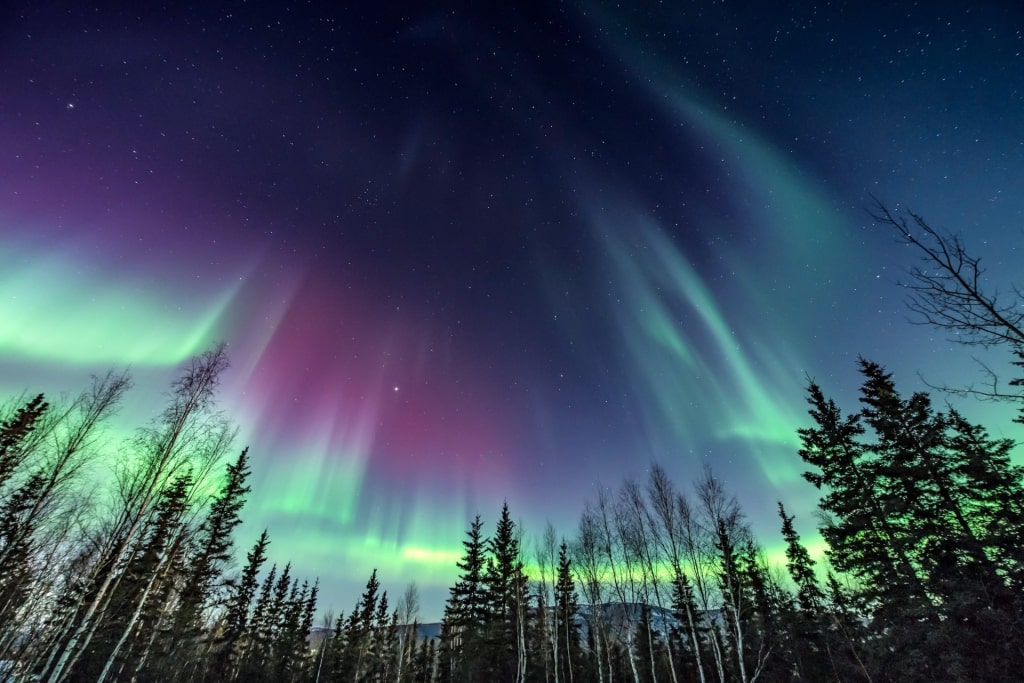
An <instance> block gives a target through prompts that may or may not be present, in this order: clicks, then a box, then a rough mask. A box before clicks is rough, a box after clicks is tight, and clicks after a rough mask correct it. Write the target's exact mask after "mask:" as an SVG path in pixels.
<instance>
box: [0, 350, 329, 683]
mask: <svg viewBox="0 0 1024 683" xmlns="http://www.w3.org/2000/svg"><path fill="white" fill-rule="evenodd" d="M226 367H227V356H226V353H225V350H224V347H223V346H218V347H216V348H214V349H211V350H210V351H208V352H206V353H203V354H201V355H199V356H196V357H195V358H193V359H192V360H190V361H189V363H188V364H187V365H186V366H185V367H184V368H183V369H182V371H181V373H180V375H179V376H178V378H177V379H176V380H175V381H174V383H173V385H172V386H171V389H170V391H169V392H168V402H167V405H166V407H165V408H164V410H163V411H162V412H161V413H160V414H159V416H158V417H157V418H156V419H155V420H154V421H153V422H152V423H151V424H149V425H147V426H145V427H144V428H142V429H139V430H138V431H137V432H136V433H135V435H134V437H132V438H131V439H129V440H128V441H127V442H126V443H124V444H121V445H120V446H117V447H116V450H113V449H112V447H111V445H110V444H109V443H108V440H107V431H106V427H107V425H108V423H109V421H110V418H111V417H112V416H113V415H114V414H115V413H116V411H117V409H118V407H119V404H120V403H121V401H122V400H123V399H124V396H125V394H126V392H127V391H128V390H129V388H130V385H131V382H130V379H129V377H128V375H127V374H126V373H109V374H107V375H106V376H104V377H100V378H95V379H94V380H93V383H92V386H91V387H90V389H89V390H87V391H85V392H83V393H82V394H81V395H79V396H77V397H75V398H73V399H70V400H60V401H57V402H55V403H49V402H47V401H46V400H45V399H44V397H42V396H38V397H36V398H33V399H31V400H27V401H25V400H24V399H22V400H20V401H17V402H15V403H13V404H12V405H11V406H10V407H9V408H8V410H7V411H6V413H7V414H6V415H3V416H2V424H0V661H2V662H3V668H2V669H0V677H3V678H6V679H13V680H23V679H28V678H33V679H35V680H42V681H48V682H50V683H57V682H58V681H80V680H81V681H86V680H88V681H108V680H133V681H147V680H161V681H162V680H204V679H210V680H226V679H229V678H231V677H232V676H234V675H235V671H236V670H235V668H234V663H233V662H225V661H223V660H224V654H225V653H226V652H228V650H227V649H226V647H225V646H226V645H227V643H226V641H225V639H224V634H225V632H227V630H226V629H225V622H224V619H225V617H226V616H227V614H226V612H225V610H224V609H223V607H222V605H223V604H224V602H225V601H228V602H232V601H233V604H234V606H235V608H236V612H238V613H239V614H241V618H242V621H243V622H248V621H249V619H250V615H251V612H252V610H253V607H254V605H253V604H252V600H253V598H254V597H255V596H252V595H250V596H247V597H248V599H245V600H243V599H242V598H243V597H245V596H243V595H242V594H241V593H240V592H239V589H240V588H241V586H240V585H239V584H237V583H236V584H233V583H232V582H231V581H230V572H229V569H230V566H231V562H232V559H233V556H234V541H233V534H234V531H235V528H236V527H237V526H238V524H239V523H240V521H241V517H240V512H241V509H242V507H243V505H244V503H245V499H246V496H247V494H248V492H249V487H248V485H247V483H246V480H247V478H248V475H249V466H248V454H247V452H246V451H242V452H241V454H240V455H238V456H237V457H236V458H235V459H233V460H229V461H227V464H226V465H225V460H226V458H227V456H228V455H229V454H230V451H231V448H232V441H233V438H234V428H233V427H232V426H231V424H230V423H229V422H228V421H227V420H226V419H224V417H223V416H222V415H221V414H220V413H219V412H218V410H217V408H216V402H215V393H216V389H217V386H218V383H219V380H220V377H221V375H222V373H223V371H224V369H225V368H226ZM112 452H113V453H116V455H114V456H112V455H111V453H112ZM261 541H262V542H263V546H264V547H265V545H266V538H265V537H264V538H263V539H261ZM261 552H262V551H261ZM261 563H262V558H260V560H259V564H261ZM259 564H257V566H256V567H255V571H259ZM249 578H250V579H252V580H254V579H255V576H252V577H249ZM279 592H281V593H282V594H283V596H282V597H281V598H280V599H279V600H278V602H277V604H276V606H275V607H276V609H278V611H279V612H281V613H283V612H285V611H288V610H291V611H294V610H295V605H299V604H301V605H302V606H303V607H304V608H305V609H306V611H308V612H310V614H311V613H312V610H313V609H314V605H315V590H313V589H311V588H309V587H308V586H307V587H305V588H304V589H302V590H301V591H299V590H298V584H297V583H294V582H293V581H292V580H291V579H289V580H287V581H285V582H284V586H283V588H282V589H281V590H280V591H279ZM286 603H287V604H286ZM276 616H277V615H276V614H275V617H276ZM248 626H249V624H248V623H243V624H242V629H241V633H238V634H236V635H237V639H238V640H241V641H245V642H246V643H247V646H248V644H249V643H250V641H251V638H249V635H250V634H251V631H249V630H248ZM302 629H303V627H302V625H301V624H296V625H295V627H294V629H293V630H294V631H297V632H302ZM305 631H308V628H306V629H305ZM299 640H300V644H299V645H298V646H297V649H298V650H300V651H303V652H304V651H305V633H304V632H303V635H302V636H301V638H300V639H299ZM249 649H252V648H251V647H249ZM218 661H220V663H221V664H224V665H226V666H224V667H221V668H220V669H219V670H218V669H217V667H216V666H215V664H217V662H218Z"/></svg>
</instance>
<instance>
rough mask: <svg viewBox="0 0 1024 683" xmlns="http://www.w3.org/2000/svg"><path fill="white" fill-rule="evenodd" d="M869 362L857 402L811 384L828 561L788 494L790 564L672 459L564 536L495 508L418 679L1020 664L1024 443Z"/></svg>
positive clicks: (722, 677)
mask: <svg viewBox="0 0 1024 683" xmlns="http://www.w3.org/2000/svg"><path fill="white" fill-rule="evenodd" d="M860 372H861V374H862V376H863V380H864V381H863V385H862V389H861V397H860V407H859V409H858V410H856V411H854V412H851V413H844V412H843V411H842V410H841V409H840V408H839V407H838V406H837V405H836V404H835V403H834V402H833V401H831V400H829V399H827V398H825V396H824V394H823V392H822V390H821V389H820V388H819V387H818V385H816V384H814V383H811V384H810V386H809V387H808V402H809V404H810V411H809V412H810V415H811V417H812V418H813V423H814V424H813V426H811V427H808V428H805V429H801V430H799V435H800V439H801V443H802V448H801V449H800V451H799V455H800V457H801V458H802V459H803V461H804V462H805V464H806V465H807V466H808V471H807V472H806V473H805V475H804V476H805V478H806V479H807V480H808V481H809V482H811V483H812V484H813V485H815V486H816V487H818V488H819V489H820V490H821V491H822V492H823V495H822V498H821V501H820V509H821V512H822V517H821V524H820V526H819V530H820V532H821V535H822V536H823V537H824V540H825V541H826V543H827V545H828V550H827V552H826V556H825V558H824V560H825V562H824V565H823V566H818V565H817V564H816V563H815V561H814V560H813V559H812V557H811V554H810V553H809V552H808V550H807V549H806V547H805V546H804V545H803V544H802V543H801V539H800V537H799V535H798V533H797V532H796V529H795V526H794V518H793V517H792V516H791V515H789V514H787V513H786V510H785V508H784V507H783V504H782V503H779V504H778V515H779V525H780V532H781V536H782V540H783V541H784V544H785V557H786V562H785V566H784V567H782V566H773V565H772V564H771V563H770V562H769V561H768V559H767V557H766V555H765V552H764V550H763V548H762V547H761V546H760V545H759V544H758V541H757V539H755V537H754V534H753V533H752V531H751V528H750V525H749V523H748V521H747V519H746V517H745V516H744V513H743V511H742V508H741V505H740V503H739V502H738V501H737V500H736V498H735V497H733V496H732V495H730V494H729V493H728V492H727V491H726V489H725V487H724V486H723V484H722V482H721V481H720V480H718V479H717V478H716V477H715V476H714V475H713V474H712V473H711V472H710V471H705V472H704V474H703V476H702V477H701V478H700V479H699V480H698V481H697V482H696V483H695V484H694V485H693V486H692V488H691V489H689V490H683V489H680V488H677V487H676V486H675V484H674V483H673V482H672V480H671V479H670V478H669V476H668V475H667V473H666V472H665V470H664V469H662V468H661V467H659V466H657V465H654V466H652V467H651V468H650V472H649V476H648V477H647V479H646V481H643V482H638V481H634V480H629V479H627V480H626V481H625V482H624V483H623V484H622V485H621V486H620V487H619V488H618V489H617V490H615V491H610V490H603V491H601V492H599V493H598V495H597V498H596V500H593V501H590V502H589V503H588V504H587V506H586V508H585V509H584V511H583V513H582V515H581V518H580V521H579V526H578V529H577V531H576V534H575V536H574V537H573V538H571V539H569V540H567V541H562V542H561V544H559V545H557V549H556V542H555V533H554V530H553V529H551V528H549V529H547V530H546V532H545V534H544V535H543V536H542V538H541V539H540V541H539V542H537V543H535V544H534V548H533V550H532V551H527V550H526V549H524V548H523V547H522V545H521V541H520V539H521V533H520V531H521V530H518V529H517V528H516V525H515V524H514V523H513V522H512V521H511V518H510V515H509V511H508V508H507V507H505V508H503V509H502V512H501V516H500V518H499V520H498V523H497V526H496V528H495V529H494V533H493V535H491V536H490V537H489V538H484V537H483V535H482V525H481V522H480V520H479V519H477V520H476V521H475V522H474V523H473V525H472V526H471V527H470V529H469V531H468V532H467V536H466V539H465V541H464V542H463V545H464V555H463V559H462V561H461V562H460V563H459V564H458V568H459V571H460V576H459V579H458V581H457V582H456V584H455V585H454V586H453V587H452V589H451V595H450V599H449V601H448V604H447V608H446V611H445V616H444V621H443V624H442V631H441V636H440V639H439V641H438V652H437V659H436V662H435V666H434V670H433V672H432V676H433V677H431V676H430V675H427V674H419V675H420V677H419V678H415V679H414V680H418V681H441V682H445V683H447V682H448V681H467V682H468V681H515V682H519V681H537V682H540V681H544V682H545V683H551V682H553V683H559V682H566V681H568V682H572V681H600V682H602V683H603V682H608V683H611V682H613V681H634V682H635V683H641V682H646V681H661V682H664V683H668V682H671V683H678V682H680V681H694V682H700V683H709V682H718V683H726V682H730V681H740V682H743V683H752V682H753V681H765V682H773V683H774V682H776V681H778V682H781V681H797V680H800V681H876V682H879V681H893V682H896V681H901V682H902V681H976V682H977V681H992V682H995V681H1009V680H1016V679H1018V678H1019V672H1018V670H1017V669H1018V668H1019V662H1020V661H1021V655H1022V654H1024V619H1022V617H1024V546H1022V543H1021V541H1022V539H1024V487H1022V475H1024V471H1022V468H1020V467H1019V466H1016V465H1014V464H1013V463H1012V462H1011V458H1010V451H1011V449H1012V447H1013V445H1014V444H1013V443H1012V442H1011V441H1009V440H1007V439H996V438H992V437H991V436H990V435H989V434H988V433H987V432H986V431H985V429H984V428H982V427H980V426H978V425H975V424H972V423H971V422H969V421H968V420H966V419H965V418H964V417H963V416H962V415H961V414H960V413H958V412H957V411H955V410H953V409H947V410H944V411H939V410H936V409H935V408H934V406H933V405H932V403H931V400H930V398H929V396H928V395H927V394H925V393H915V394H912V395H910V396H906V397H905V396H902V395H901V394H900V393H899V391H898V389H897V387H896V385H895V383H894V382H893V379H892V377H891V376H890V375H889V374H888V373H886V372H885V371H884V370H883V368H882V367H881V366H879V365H877V364H875V363H872V362H870V361H867V360H861V361H860ZM527 565H531V566H532V567H534V568H535V569H534V570H533V572H532V575H531V576H529V577H528V576H527V575H526V573H525V567H526V566H527ZM340 633H342V632H341V631H339V634H340ZM419 670H420V669H418V670H417V671H419ZM355 680H390V679H387V678H374V677H369V678H358V677H357V678H356V679H355ZM396 680H398V679H396Z"/></svg>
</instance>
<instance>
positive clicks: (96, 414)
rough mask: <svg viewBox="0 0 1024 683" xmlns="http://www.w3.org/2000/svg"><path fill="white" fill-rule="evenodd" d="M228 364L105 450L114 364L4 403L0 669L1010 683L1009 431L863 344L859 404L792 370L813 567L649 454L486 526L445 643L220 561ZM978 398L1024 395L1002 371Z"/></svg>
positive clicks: (987, 305) (970, 280)
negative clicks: (808, 489)
mask: <svg viewBox="0 0 1024 683" xmlns="http://www.w3.org/2000/svg"><path fill="white" fill-rule="evenodd" d="M911 218H912V220H913V221H914V223H913V224H908V222H907V221H906V220H904V219H902V218H899V217H893V216H892V215H890V214H888V213H887V212H885V211H884V209H883V210H882V212H881V213H880V220H882V221H883V222H889V224H890V225H892V226H893V227H895V228H896V229H897V230H898V232H899V234H900V235H901V239H904V240H905V241H906V242H907V243H908V244H910V245H912V246H915V247H917V248H918V249H919V250H921V251H922V253H923V254H924V255H925V260H926V262H927V263H928V265H929V267H926V268H922V269H919V270H913V271H911V275H912V278H913V279H912V281H911V284H910V285H909V287H910V291H911V292H912V293H913V297H914V298H913V299H912V310H914V311H916V312H918V313H920V314H921V315H922V316H924V320H925V322H928V323H931V324H934V325H938V326H939V327H945V328H946V329H950V330H953V331H955V332H956V334H958V335H961V336H962V337H961V338H964V339H968V340H971V339H973V340H975V341H977V342H978V343H982V344H987V345H993V344H995V345H999V344H1003V345H1007V346H1008V347H1009V349H1010V350H1011V352H1012V353H1013V354H1014V355H1015V357H1016V359H1017V361H1016V362H1015V365H1016V366H1018V367H1024V308H1022V307H1021V306H1020V305H1019V303H1020V302H1017V301H1014V302H1013V303H1011V304H1009V305H1003V304H1002V303H1001V302H999V301H997V300H996V299H995V298H994V297H989V296H986V295H985V293H984V292H983V291H982V290H981V289H980V288H979V282H980V281H981V280H980V273H981V271H980V269H979V266H978V261H977V260H976V259H972V258H971V257H969V256H968V255H967V254H966V252H965V251H964V249H963V247H962V245H961V244H960V242H959V241H958V240H955V239H951V238H946V237H943V236H941V235H939V234H938V233H936V232H935V231H933V230H931V228H930V227H929V226H927V224H925V223H924V222H923V221H922V220H921V219H920V218H918V217H916V216H913V215H912V214H911ZM915 230H916V232H915ZM226 367H227V358H226V355H225V352H224V348H223V347H217V348H215V349H212V350H211V351H209V352H207V353H204V354H202V355H200V356H198V357H196V358H195V359H193V360H191V361H190V362H189V363H188V364H187V365H186V367H185V368H183V370H182V372H181V373H180V375H179V377H178V378H177V380H176V381H175V382H174V383H173V384H172V386H171V389H170V391H169V392H168V401H167V405H166V407H165V408H164V410H163V412H162V413H160V414H159V416H158V417H157V418H155V419H154V420H153V421H152V423H151V424H149V425H148V426H146V427H144V428H142V429H140V430H139V431H138V432H137V433H136V434H135V436H134V437H132V438H131V439H129V440H128V441H127V442H126V443H125V444H123V445H122V446H121V447H120V448H119V449H118V450H117V451H116V452H117V455H116V458H113V459H112V458H111V456H110V455H109V450H108V449H107V448H106V446H105V444H104V443H103V438H102V435H103V433H104V425H105V424H106V423H107V422H108V421H109V419H110V418H111V416H112V415H113V414H114V413H115V412H116V410H117V409H118V406H119V404H120V403H121V402H122V401H123V400H124V397H125V394H126V392H127V391H128V389H129V387H130V380H129V378H128V376H127V375H125V374H117V373H110V374H108V375H107V376H105V377H102V378H96V379H95V380H94V381H93V384H92V386H91V387H90V388H89V389H88V390H87V391H85V392H83V393H82V394H81V395H80V396H78V397H76V398H74V399H71V400H67V401H58V402H55V403H52V404H51V403H49V402H48V401H47V400H46V399H45V398H44V397H43V396H37V397H34V398H27V397H23V398H22V399H20V400H18V401H15V402H12V403H11V404H10V405H9V406H8V407H7V408H6V409H2V410H0V681H3V680H8V681H28V680H33V681H47V682H48V683H58V682H60V681H101V682H102V681H139V682H145V681H197V682H198V681H247V682H248V681H255V682H258V681H283V682H289V681H295V682H305V681H344V682H346V683H347V682H355V681H367V682H373V683H385V682H388V683H390V682H391V681H394V682H395V683H475V682H488V683H489V682H492V681H493V682H499V683H500V682H504V681H509V682H513V681H514V682H515V683H540V682H543V683H577V682H589V681H597V682H598V683H616V682H619V681H624V682H628V681H632V682H633V683H642V682H648V681H650V682H659V683H680V682H694V683H732V682H740V683H754V681H759V682H768V683H775V682H782V681H835V682H840V681H842V682H853V681H865V682H870V683H883V682H893V683H895V682H903V681H907V682H918V681H920V682H926V681H936V682H937V681H943V682H945V681H956V682H968V681H971V682H979V683H986V682H997V681H999V682H1002V681H1009V680H1018V679H1019V678H1020V674H1019V671H1018V669H1019V662H1021V661H1024V542H1022V539H1024V485H1022V482H1024V469H1022V468H1021V467H1020V466H1018V465H1016V464H1014V462H1013V458H1012V450H1013V448H1014V446H1015V444H1014V443H1013V442H1011V441H1010V440H1008V439H1002V438H995V437H993V436H991V435H990V434H989V433H988V432H987V431H986V429H985V428H984V427H982V426H980V425H977V424H974V423H973V422H971V421H969V420H967V419H966V418H965V417H964V416H963V415H962V414H961V413H959V412H958V411H956V410H955V409H953V408H951V407H945V408H943V409H938V408H936V406H935V405H934V404H933V402H932V399H931V398H930V396H929V395H928V394H927V393H924V392H917V393H913V394H911V395H909V396H905V395H903V394H901V393H900V392H899V390H898V387H897V386H896V384H895V382H894V380H893V378H892V377H891V375H890V374H889V373H887V372H886V371H885V370H884V368H883V367H882V366H880V365H878V364H877V363H874V362H871V361H868V360H863V359H862V360H861V361H860V362H859V370H860V373H861V376H862V380H863V381H862V386H861V392H860V400H859V406H857V407H856V408H855V409H854V410H850V411H848V410H844V409H843V408H841V407H840V406H838V405H837V404H836V403H835V402H834V401H832V400H831V399H829V398H828V397H827V396H826V395H825V392H824V391H823V390H822V389H821V387H819V386H818V385H817V384H816V383H815V382H813V381H812V382H810V383H809V385H808V387H807V400H808V404H809V406H810V408H809V415H810V418H811V421H810V426H808V427H805V428H802V429H799V430H798V433H799V438H800V442H801V447H800V449H799V453H798V455H799V457H800V458H801V459H802V460H803V462H804V464H805V465H806V468H807V471H806V472H805V474H804V477H805V478H806V479H807V481H808V482H810V484H812V485H813V486H815V487H816V488H817V489H818V490H819V491H820V494H821V498H820V502H819V508H820V516H819V519H818V525H817V526H818V531H819V532H820V534H821V537H822V538H823V540H824V541H825V543H826V546H827V550H826V552H825V555H824V557H823V558H820V559H819V560H818V562H815V560H814V559H812V554H811V553H810V552H808V550H807V548H806V547H805V546H804V544H803V543H802V541H801V538H800V536H799V534H798V533H797V531H796V526H795V523H794V522H795V520H794V518H793V516H791V515H789V514H788V513H787V512H786V509H785V507H784V506H783V504H782V503H781V502H780V503H779V504H778V515H779V529H780V534H781V540H782V541H783V543H784V547H785V558H786V560H785V563H784V564H783V563H781V562H778V563H772V562H769V560H768V559H767V557H766V554H765V551H764V548H763V546H762V545H760V543H759V541H758V539H756V538H755V536H754V534H753V532H752V530H751V526H750V524H749V521H748V519H747V517H746V516H745V514H744V511H743V509H742V506H741V504H740V502H739V501H738V500H737V499H736V498H735V497H734V496H733V495H731V494H730V493H729V492H728V491H727V489H726V487H725V486H724V484H723V482H722V481H721V480H719V479H717V478H716V477H715V476H714V474H713V473H712V472H710V471H705V472H703V473H702V474H701V476H700V477H699V478H698V479H697V481H695V482H692V483H691V484H687V485H686V486H682V487H680V486H677V485H676V484H675V482H673V481H672V480H671V478H670V477H669V475H668V474H667V472H666V471H665V470H664V469H663V468H661V467H660V466H658V465H652V466H651V467H650V468H649V471H648V476H647V477H646V478H645V479H644V480H642V481H637V480H633V479H627V480H626V481H624V482H623V483H622V484H621V485H620V486H619V487H618V488H617V489H614V490H612V489H602V490H600V491H599V492H598V494H597V497H596V499H594V500H591V501H589V502H588V503H587V504H586V506H585V508H584V510H583V511H582V514H581V516H580V520H579V524H578V526H577V528H576V530H575V531H574V533H573V534H571V535H570V536H568V537H564V538H559V537H558V535H557V534H556V532H555V530H554V528H553V527H551V525H548V527H547V528H546V529H545V530H544V532H543V533H542V534H541V535H540V536H539V538H534V539H531V540H529V541H528V540H526V539H525V536H524V530H523V529H522V527H521V525H519V524H517V523H516V522H514V521H513V517H512V513H511V512H510V510H509V508H508V506H507V505H505V506H503V507H502V508H501V512H500V515H499V517H498V520H497V523H496V525H495V526H494V528H493V531H491V533H485V530H484V523H483V521H482V520H481V518H480V517H477V518H476V519H475V520H474V521H473V523H472V524H471V525H470V527H469V529H468V531H467V533H466V536H465V538H464V540H463V542H462V543H463V554H462V558H461V560H460V561H459V562H458V563H457V565H456V567H454V568H453V573H455V574H457V579H456V581H455V583H454V585H453V586H452V587H451V590H450V596H449V599H448V602H447V604H446V607H445V612H444V618H443V621H442V624H441V629H440V634H439V635H438V637H436V638H427V637H421V635H420V633H421V630H420V628H419V626H418V625H417V623H416V619H417V616H418V597H417V592H416V588H415V584H411V585H410V586H409V587H408V588H407V589H406V591H405V593H404V594H403V595H402V596H401V597H400V598H399V599H398V600H397V601H396V602H395V603H394V605H393V604H392V603H391V601H390V600H389V598H388V595H387V593H386V592H385V591H383V590H382V587H381V585H380V583H379V581H378V577H377V575H376V572H374V573H373V574H372V575H371V576H370V577H369V580H368V582H367V585H366V590H365V592H364V593H363V594H362V595H361V596H360V598H359V599H358V601H357V602H356V604H355V605H354V606H353V608H352V610H351V611H350V612H349V613H348V614H347V615H345V614H341V615H339V616H338V617H337V618H336V619H328V621H329V622H330V627H329V628H326V629H323V630H321V631H315V630H314V629H313V624H314V620H315V618H316V614H317V593H318V589H317V584H316V583H315V582H313V583H309V582H308V581H300V580H299V579H298V578H297V577H295V576H293V572H292V568H291V565H290V564H285V565H283V566H278V565H276V564H273V563H271V565H270V566H269V567H268V566H267V563H268V546H269V542H270V541H269V538H268V536H267V534H266V533H264V534H263V535H261V537H260V538H259V539H258V540H257V542H256V543H255V545H253V546H252V547H251V549H250V550H249V552H248V553H247V555H246V559H245V562H244V564H243V566H242V567H241V570H240V571H235V570H233V569H232V558H233V557H234V556H235V555H236V552H237V551H236V548H235V543H234V540H233V537H234V533H235V531H236V529H237V527H238V525H239V524H240V522H241V513H242V510H243V507H244V504H245V501H246V498H247V496H248V494H249V486H248V484H247V479H248V476H249V462H248V454H247V451H244V450H243V451H242V452H241V453H238V454H237V455H236V451H233V450H232V448H233V446H232V441H233V437H234V429H233V428H232V426H231V425H230V423H229V422H228V421H227V420H225V419H224V417H223V416H222V415H221V414H220V413H219V412H218V411H217V408H216V403H215V392H216V388H217V385H218V382H219V379H220V376H221V374H222V373H223V371H224V369H225V368H226ZM1021 386H1024V380H1014V381H1011V382H1010V383H1009V387H1011V388H1012V387H1021ZM966 391H967V393H979V392H974V390H973V389H971V390H966ZM980 393H982V394H984V395H985V396H986V397H988V398H996V399H1003V400H1016V401H1021V402H1022V403H1024V400H1022V399H1024V397H1022V396H1021V395H1019V394H1005V393H1001V392H997V391H996V384H995V383H994V382H993V388H992V391H990V392H985V391H982V392H980ZM1022 420H1024V413H1022V416H1021V418H1018V421H1022ZM225 462H226V463H227V464H226V465H225V464H224V463H225ZM111 463H113V465H114V467H113V477H112V478H111V479H110V480H109V482H108V484H106V485H102V484H100V483H97V482H101V481H102V479H101V478H99V477H97V473H98V471H99V467H100V466H101V465H102V466H104V467H106V466H109V465H110V464H111ZM314 635H316V636H318V637H312V636H314Z"/></svg>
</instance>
